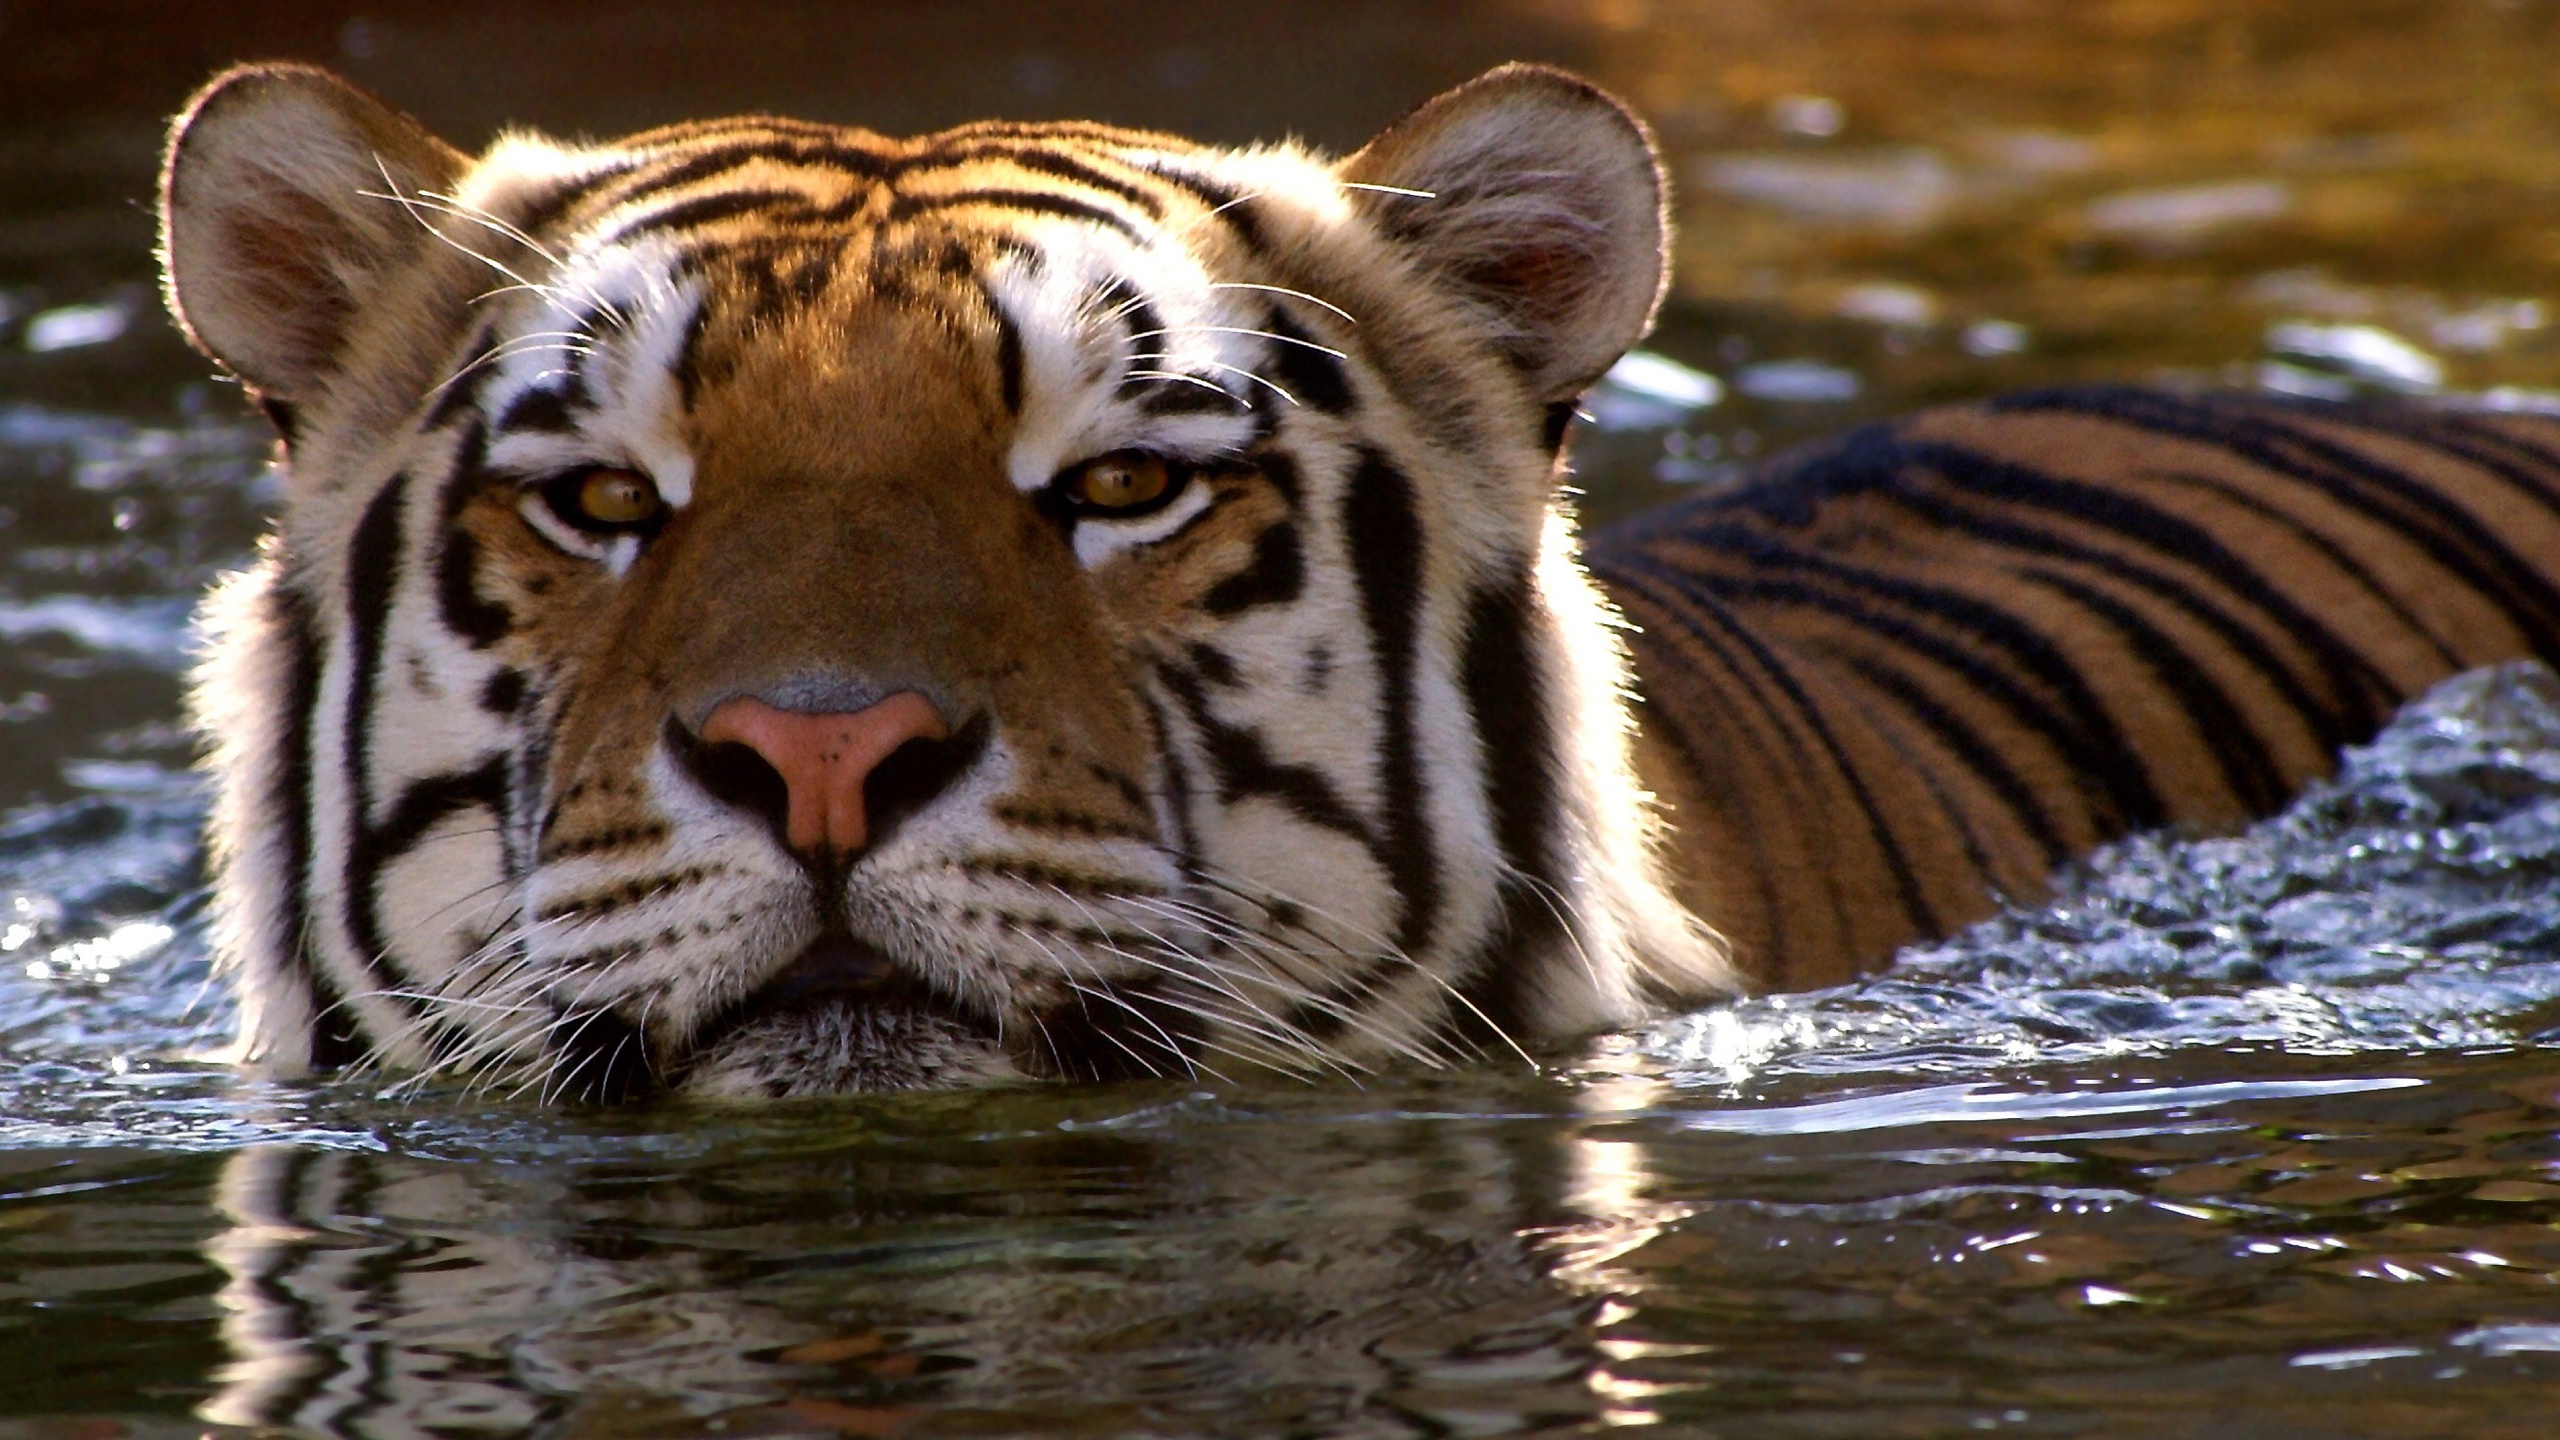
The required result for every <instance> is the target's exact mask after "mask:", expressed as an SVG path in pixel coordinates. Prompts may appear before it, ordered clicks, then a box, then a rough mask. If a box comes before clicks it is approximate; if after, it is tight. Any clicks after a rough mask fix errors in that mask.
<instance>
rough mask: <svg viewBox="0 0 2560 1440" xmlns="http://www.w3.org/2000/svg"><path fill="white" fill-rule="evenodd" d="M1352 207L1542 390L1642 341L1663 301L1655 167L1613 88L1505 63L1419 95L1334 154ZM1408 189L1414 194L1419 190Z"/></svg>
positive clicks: (1589, 376)
mask: <svg viewBox="0 0 2560 1440" xmlns="http://www.w3.org/2000/svg"><path fill="white" fill-rule="evenodd" d="M1338 173H1339V174H1340V175H1341V177H1342V179H1343V180H1344V181H1345V182H1347V183H1349V184H1351V185H1354V186H1362V187H1382V188H1367V189H1355V190H1354V191H1353V192H1352V193H1353V195H1354V196H1355V203H1357V205H1358V206H1359V208H1360V209H1361V210H1362V211H1364V212H1365V213H1367V214H1368V216H1369V217H1370V218H1371V220H1372V221H1373V222H1374V223H1375V224H1376V225H1377V226H1378V227H1379V229H1380V230H1381V231H1383V232H1384V233H1385V234H1387V235H1388V236H1389V237H1390V238H1391V239H1393V240H1395V241H1396V242H1398V243H1399V244H1401V245H1403V246H1404V247H1405V248H1406V249H1407V250H1408V251H1409V252H1410V253H1411V254H1413V255H1414V256H1415V258H1417V259H1419V260H1420V261H1421V262H1422V264H1423V265H1424V267H1425V268H1426V269H1428V270H1429V271H1431V272H1433V273H1435V274H1437V275H1440V276H1442V277H1444V278H1445V279H1446V280H1447V281H1448V282H1449V283H1450V285H1451V286H1453V287H1454V288H1455V289H1456V290H1457V291H1458V292H1459V293H1461V294H1463V295H1465V296H1466V297H1467V298H1468V299H1470V300H1473V301H1475V302H1476V303H1477V304H1478V305H1479V306H1480V307H1482V308H1483V309H1484V310H1485V311H1486V312H1487V314H1488V318H1489V319H1490V320H1492V321H1493V323H1494V326H1495V330H1494V334H1495V337H1496V339H1497V341H1498V343H1499V344H1500V345H1501V346H1502V348H1503V350H1504V352H1505V353H1507V354H1508V355H1510V357H1511V358H1512V360H1513V361H1514V362H1515V363H1516V364H1518V365H1519V366H1520V369H1521V371H1522V373H1523V374H1524V375H1525V376H1527V378H1528V380H1529V384H1530V387H1531V388H1532V389H1533V390H1534V391H1536V393H1537V394H1538V396H1539V397H1540V398H1541V399H1542V400H1545V401H1549V402H1553V401H1558V400H1567V399H1570V398H1572V397H1573V396H1574V395H1576V394H1578V393H1580V392H1581V390H1582V388H1583V387H1584V386H1585V385H1588V384H1589V383H1591V382H1592V381H1593V380H1596V379H1598V378H1599V376H1600V374H1601V373H1602V372H1603V371H1605V370H1607V369H1608V368H1609V366H1610V365H1611V364H1613V363H1615V362H1616V360H1617V358H1618V356H1619V355H1621V354H1623V353H1625V351H1626V350H1627V348H1628V347H1629V346H1631V345H1633V344H1635V343H1636V341H1637V340H1639V339H1641V338H1643V336H1644V332H1645V331H1646V330H1647V329H1649V328H1650V327H1651V326H1652V324H1653V313H1654V309H1655V307H1656V306H1657V305H1659V304H1660V303H1661V299H1662V291H1663V286H1664V282H1665V279H1666V277H1667V275H1668V268H1667V266H1666V264H1665V259H1664V253H1663V245H1664V240H1665V237H1666V236H1667V235H1668V233H1669V226H1668V224H1667V222H1666V220H1665V218H1664V193H1665V189H1664V184H1663V178H1662V163H1661V159H1660V156H1659V155H1658V154H1657V152H1656V151H1655V149H1654V145H1653V137H1652V135H1651V134H1650V133H1648V132H1647V131H1646V129H1645V127H1644V122H1642V121H1640V120H1638V119H1637V118H1636V117H1635V115H1634V114H1633V113H1632V112H1630V111H1629V110H1628V109H1627V107H1626V106H1625V105H1623V104H1621V103H1619V102H1618V100H1617V99H1616V98H1615V97H1613V96H1611V95H1610V94H1609V93H1608V92H1607V91H1604V90H1602V89H1600V88H1599V87H1597V86H1595V85H1592V84H1589V83H1588V82H1586V81H1583V80H1580V79H1578V78H1576V77H1574V76H1572V75H1569V74H1567V73H1565V72H1564V71H1562V70H1557V69H1552V68H1550V67H1547V66H1543V65H1505V66H1503V67H1501V68H1500V69H1498V70H1493V71H1489V72H1487V73H1486V74H1484V75H1481V76H1478V77H1477V78H1476V79H1474V80H1471V81H1469V82H1467V83H1466V84H1464V85H1461V86H1459V87H1458V88H1457V89H1455V90H1452V91H1449V92H1448V93H1447V94H1444V95H1442V96H1440V97H1438V98H1437V99H1434V100H1432V101H1430V102H1429V103H1427V104H1425V105H1424V106H1423V107H1422V108H1421V109H1419V110H1416V111H1414V112H1413V113H1412V114H1410V115H1408V116H1406V117H1405V118H1404V119H1402V120H1399V121H1397V122H1396V123H1395V124H1393V125H1391V126H1389V127H1387V129H1386V130H1385V131H1384V132H1383V133H1381V134H1380V135H1378V137H1377V138H1376V139H1374V140H1371V141H1370V142H1369V143H1368V145H1366V146H1365V147H1363V148H1362V149H1361V151H1360V152H1359V153H1358V154H1356V155H1353V156H1352V157H1351V158H1350V159H1348V160H1345V161H1343V162H1342V165H1341V168H1340V171H1339V172H1338ZM1417 192H1418V193H1417Z"/></svg>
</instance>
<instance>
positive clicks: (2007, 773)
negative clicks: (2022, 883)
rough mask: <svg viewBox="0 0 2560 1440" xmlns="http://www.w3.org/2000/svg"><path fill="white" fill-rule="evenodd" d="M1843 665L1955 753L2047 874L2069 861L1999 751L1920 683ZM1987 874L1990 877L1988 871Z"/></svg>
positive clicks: (1879, 668) (2029, 789)
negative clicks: (2022, 834)
mask: <svg viewBox="0 0 2560 1440" xmlns="http://www.w3.org/2000/svg"><path fill="white" fill-rule="evenodd" d="M1844 663H1845V664H1847V665H1848V667H1849V668H1850V669H1851V670H1854V671H1856V672H1857V674H1858V675H1859V677H1860V678H1862V679H1864V680H1865V681H1866V682H1867V683H1868V684H1870V685H1873V686H1874V687H1875V688H1877V689H1879V690H1882V691H1883V692H1885V693H1886V694H1887V695H1890V696H1892V697H1893V699H1894V701H1895V702H1896V703H1897V704H1899V705H1901V706H1902V708H1903V709H1904V710H1906V711H1908V712H1909V713H1910V715H1911V717H1912V718H1913V719H1915V720H1917V721H1919V722H1920V725H1921V727H1922V728H1923V729H1926V730H1927V731H1928V732H1929V733H1930V734H1932V735H1934V736H1936V737H1937V739H1938V743H1939V744H1941V745H1944V746H1946V747H1947V749H1948V750H1949V751H1951V752H1952V753H1953V754H1954V755H1955V757H1956V760H1957V762H1958V763H1960V764H1962V765H1963V766H1964V767H1965V768H1966V769H1968V770H1970V771H1972V772H1973V773H1974V776H1975V778H1977V779H1979V780H1980V781H1982V783H1983V785H1984V786H1985V787H1987V788H1988V789H1989V790H1990V791H1991V793H1992V794H1994V795H1996V796H1998V797H1999V799H2000V803H2001V804H2003V805H2005V806H2007V807H2008V809H2009V813H2010V814H2012V815H2015V816H2016V817H2017V819H2018V824H2019V827H2020V828H2022V829H2024V830H2025V831H2026V832H2027V835H2028V838H2030V839H2032V840H2033V841H2035V844H2036V849H2037V850H2039V851H2040V852H2042V854H2043V860H2044V868H2045V869H2047V870H2051V869H2053V868H2054V867H2056V866H2058V865H2060V864H2062V863H2063V862H2064V861H2066V860H2068V859H2070V858H2071V855H2072V848H2071V845H2070V842H2068V841H2066V840H2064V839H2063V838H2062V832H2061V831H2059V830H2057V829H2055V828H2054V823H2053V817H2052V816H2050V815H2048V814H2046V813H2045V809H2044V806H2043V804H2042V803H2041V802H2040V801H2039V800H2038V799H2037V797H2036V792H2035V787H2034V786H2032V785H2029V784H2028V783H2027V781H2026V778H2025V777H2024V776H2022V775H2020V774H2019V773H2018V771H2017V768H2016V767H2015V766H2012V765H2011V764H2010V763H2009V761H2008V758H2007V757H2006V756H2004V755H2002V754H2001V753H2000V750H1999V748H1998V747H1997V746H1995V745H1993V744H1992V743H1991V742H1989V741H1988V740H1986V739H1984V738H1983V736H1982V735H1981V733H1980V732H1979V731H1976V730H1975V729H1974V728H1973V727H1972V726H1970V725H1967V724H1965V723H1964V721H1963V720H1961V719H1959V718H1958V717H1957V716H1956V714H1955V712H1953V711H1951V710H1949V709H1947V707H1946V706H1944V705H1942V704H1940V703H1939V702H1938V699H1937V697H1936V696H1934V695H1931V694H1930V693H1929V692H1928V691H1927V690H1926V689H1925V688H1923V687H1922V686H1921V684H1920V682H1918V681H1917V680H1914V679H1912V678H1911V677H1910V676H1909V675H1906V674H1904V673H1903V672H1902V671H1900V670H1897V669H1894V668H1893V667H1892V666H1889V665H1885V664H1883V663H1881V662H1878V661H1876V660H1872V659H1869V658H1867V657H1865V656H1860V655H1850V656H1846V657H1844ZM1985 873H1986V874H1988V873H1989V872H1988V871H1987V870H1986V871H1985Z"/></svg>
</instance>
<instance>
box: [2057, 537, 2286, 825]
mask: <svg viewBox="0 0 2560 1440" xmlns="http://www.w3.org/2000/svg"><path fill="white" fill-rule="evenodd" d="M2017 573H2018V576H2019V578H2020V579H2023V580H2028V581H2031V582H2033V583H2035V584H2039V585H2043V586H2045V587H2047V588H2048V589H2051V590H2055V591H2059V592H2060V593H2062V594H2064V595H2067V596H2069V597H2071V599H2072V600H2073V601H2075V602H2077V603H2078V604H2079V606H2080V608H2081V609H2083V610H2086V611H2088V612H2089V613H2090V614H2092V615H2094V616H2096V617H2098V619H2100V620H2101V621H2103V622H2105V623H2106V625H2107V627H2108V628H2109V629H2111V630H2113V631H2115V632H2116V634H2117V635H2118V636H2120V637H2122V639H2123V641H2124V643H2125V645H2126V647H2127V648H2129V649H2131V650H2132V651H2133V653H2134V656H2135V658H2136V659H2138V660H2140V661H2141V662H2142V666H2143V668H2144V669H2146V670H2149V671H2150V672H2151V675H2152V678H2153V679H2155V680H2157V681H2159V682H2160V683H2161V684H2162V685H2163V686H2165V687H2167V688H2168V689H2169V690H2170V692H2171V693H2173V694H2175V695H2176V696H2177V697H2178V705H2179V708H2180V710H2182V711H2183V712H2184V713H2185V714H2186V716H2187V718H2188V719H2189V720H2190V721H2191V722H2193V725H2194V730H2195V736H2196V738H2197V739H2198V740H2200V741H2202V742H2203V743H2204V746H2205V748H2206V749H2207V750H2209V751H2211V752H2212V754H2213V759H2214V764H2215V766H2216V768H2218V769H2220V770H2221V771H2222V779H2223V784H2224V787H2225V788H2226V789H2228V790H2229V791H2230V792H2231V794H2232V795H2233V796H2234V797H2235V798H2236V799H2238V800H2239V801H2240V803H2241V805H2242V806H2243V807H2244V808H2245V809H2247V811H2248V812H2249V813H2250V814H2253V815H2267V814H2272V813H2274V812H2275V811H2276V810H2277V809H2279V808H2281V807H2282V806H2283V804H2284V802H2285V800H2286V799H2287V798H2288V797H2289V796H2290V795H2291V794H2292V793H2293V787H2292V786H2291V785H2289V784H2287V783H2286V781H2285V775H2284V771H2283V770H2282V769H2281V768H2279V767H2278V766H2277V764H2276V762H2275V757H2274V756H2273V755H2271V754H2269V753H2268V751H2267V744H2266V739H2265V737H2264V736H2261V735H2260V734H2258V732H2257V731H2256V730H2254V729H2252V728H2250V725H2249V716H2248V713H2247V711H2246V710H2244V709H2243V708H2242V707H2241V706H2240V705H2239V704H2238V703H2237V702H2235V701H2234V700H2233V699H2232V698H2231V697H2230V695H2229V694H2227V693H2225V692H2224V690H2223V689H2222V687H2221V686H2220V685H2219V684H2217V683H2215V681H2214V678H2213V677H2212V676H2211V675H2209V674H2207V673H2206V672H2205V670H2204V668H2203V667H2202V666H2200V665H2198V664H2196V663H2195V661H2194V659H2193V657H2191V656H2189V655H2188V654H2187V653H2186V651H2185V650H2184V649H2182V648H2180V646H2179V645H2178V643H2177V642H2176V641H2175V640H2172V639H2171V638H2170V637H2169V635H2168V634H2167V632H2165V631H2163V630H2161V629H2160V627H2158V626H2156V625H2154V624H2152V623H2151V622H2150V621H2148V620H2146V619H2144V618H2143V617H2142V614H2141V612H2139V611H2137V610H2135V609H2134V608H2133V607H2132V606H2130V605H2127V604H2125V603H2124V602H2123V601H2121V600H2118V599H2116V598H2115V597H2114V596H2112V595H2109V594H2107V593H2106V592H2105V591H2103V590H2100V589H2098V588H2097V587H2096V586H2094V585H2088V584H2084V583H2083V582H2081V581H2080V580H2078V579H2076V578H2074V577H2073V576H2070V575H2065V574H2063V573H2062V572H2060V571H2058V570H2053V569H2049V568H2046V567H2042V566H2031V567H2026V568H2023V569H2021V570H2019V571H2018V572H2017Z"/></svg>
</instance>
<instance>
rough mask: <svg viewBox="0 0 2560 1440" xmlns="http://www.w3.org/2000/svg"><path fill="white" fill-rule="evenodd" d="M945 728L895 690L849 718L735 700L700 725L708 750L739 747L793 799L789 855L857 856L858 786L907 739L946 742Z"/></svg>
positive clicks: (863, 838) (866, 839)
mask: <svg viewBox="0 0 2560 1440" xmlns="http://www.w3.org/2000/svg"><path fill="white" fill-rule="evenodd" d="M950 735H951V727H950V726H949V725H947V724H945V723H944V722H943V719H942V712H941V711H939V710H936V709H934V708H933V702H932V701H930V700H927V699H926V698H924V697H923V696H921V695H918V694H916V693H915V692H914V691H912V690H905V691H900V692H899V693H898V694H895V695H892V696H890V697H889V698H888V699H886V700H883V701H881V702H879V703H878V704H876V705H871V706H868V707H865V708H864V709H860V710H856V711H854V712H853V713H851V714H849V715H801V714H797V713H795V712H793V711H789V710H777V709H775V708H774V707H772V706H771V705H767V704H766V703H764V702H763V701H761V700H754V699H749V698H747V697H745V696H740V697H739V698H737V699H735V700H724V701H722V702H721V703H720V705H719V707H718V708H717V709H714V710H713V711H712V712H711V715H710V718H709V719H707V720H705V721H704V722H703V724H702V738H703V740H704V741H705V742H707V743H709V744H713V745H723V744H734V745H744V746H746V747H747V748H748V749H750V750H753V751H754V752H756V753H757V754H758V755H761V756H763V757H764V762H765V763H766V764H768V765H770V766H772V767H773V769H774V773H775V774H777V775H780V776H781V777H782V785H783V789H784V790H785V791H786V792H788V793H789V795H790V797H791V810H790V818H789V820H788V821H786V822H785V824H784V826H783V834H784V838H786V839H787V840H789V841H790V843H791V848H792V849H794V850H805V851H813V852H814V851H817V850H819V849H822V848H823V849H829V850H833V851H835V852H837V853H838V854H841V855H852V854H855V853H857V852H859V851H860V850H861V849H862V847H863V846H865V845H867V844H869V843H870V841H871V826H870V817H869V816H868V815H866V814H865V813H864V812H863V806H862V782H863V781H865V780H868V779H870V778H871V772H872V771H873V770H876V769H878V768H879V766H880V762H881V761H883V760H886V759H888V758H889V754H890V752H891V751H893V750H896V749H897V748H898V747H899V746H901V745H904V744H906V743H907V742H908V741H910V740H945V739H949V738H950Z"/></svg>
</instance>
